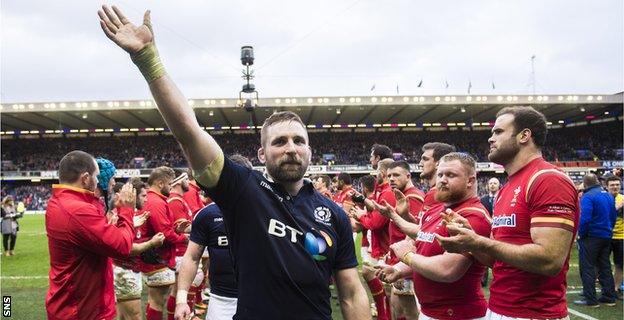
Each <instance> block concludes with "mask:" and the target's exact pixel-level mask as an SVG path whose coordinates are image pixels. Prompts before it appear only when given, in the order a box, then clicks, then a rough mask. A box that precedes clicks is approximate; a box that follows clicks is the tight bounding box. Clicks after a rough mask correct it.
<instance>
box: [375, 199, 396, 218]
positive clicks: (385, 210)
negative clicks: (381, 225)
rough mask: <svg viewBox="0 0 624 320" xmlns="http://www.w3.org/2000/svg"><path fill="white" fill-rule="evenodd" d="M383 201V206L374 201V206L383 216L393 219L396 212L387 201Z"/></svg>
mask: <svg viewBox="0 0 624 320" xmlns="http://www.w3.org/2000/svg"><path fill="white" fill-rule="evenodd" d="M382 201H383V205H382V204H379V203H377V201H373V204H374V205H375V210H377V211H378V212H379V213H380V214H381V215H382V216H384V217H386V218H389V219H392V215H393V214H396V211H395V210H394V208H393V207H392V206H390V205H389V204H388V203H387V202H386V201H385V200H382Z"/></svg>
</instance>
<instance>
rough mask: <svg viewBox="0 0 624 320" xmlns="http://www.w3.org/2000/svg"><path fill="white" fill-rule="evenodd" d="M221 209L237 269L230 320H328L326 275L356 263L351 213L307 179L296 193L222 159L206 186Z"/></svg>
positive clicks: (328, 303) (327, 279)
mask: <svg viewBox="0 0 624 320" xmlns="http://www.w3.org/2000/svg"><path fill="white" fill-rule="evenodd" d="M204 190H205V191H206V192H207V193H208V195H209V196H210V198H211V199H213V200H214V201H215V202H216V203H217V205H218V206H219V207H220V208H222V212H223V217H224V219H225V224H226V228H227V232H228V236H229V240H230V248H231V252H232V255H233V257H234V263H235V268H236V272H237V285H238V307H237V310H236V315H235V317H234V318H235V319H258V318H261V319H292V318H293V317H296V318H297V319H331V305H330V291H329V282H330V277H331V275H332V273H333V272H334V271H337V270H341V269H347V268H352V267H355V266H356V265H357V261H356V258H355V249H354V246H353V236H352V231H351V225H350V223H349V218H348V217H347V215H346V214H345V213H344V211H343V210H342V209H341V208H340V207H339V206H338V205H336V204H335V203H334V202H333V201H331V200H330V199H327V198H326V197H324V196H322V195H321V194H319V193H318V192H317V191H316V190H314V187H313V186H312V184H311V183H310V182H305V183H304V186H303V187H302V188H301V190H300V191H299V193H298V194H297V195H296V196H291V195H289V194H288V193H287V192H286V191H285V190H284V188H283V187H282V186H281V185H279V184H277V183H274V182H273V181H272V180H271V179H270V177H268V176H267V175H264V174H262V173H261V172H258V171H255V170H251V169H248V168H245V167H243V166H240V165H238V164H236V163H234V162H232V161H230V160H229V159H228V158H225V163H224V167H223V171H222V173H221V177H220V178H219V182H218V184H217V185H216V186H215V187H214V188H204Z"/></svg>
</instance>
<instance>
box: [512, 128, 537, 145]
mask: <svg viewBox="0 0 624 320" xmlns="http://www.w3.org/2000/svg"><path fill="white" fill-rule="evenodd" d="M531 136H533V133H532V132H531V130H529V129H524V130H522V131H520V132H519V133H518V135H517V136H516V137H517V139H518V142H519V143H522V144H525V143H528V142H529V140H530V139H531Z"/></svg>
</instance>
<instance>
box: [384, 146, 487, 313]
mask: <svg viewBox="0 0 624 320" xmlns="http://www.w3.org/2000/svg"><path fill="white" fill-rule="evenodd" d="M436 175H437V177H436V178H437V179H436V189H437V192H436V195H435V198H436V199H435V200H436V201H438V202H439V203H438V204H436V205H434V206H432V207H431V208H429V210H428V211H427V212H425V215H424V216H423V219H422V222H421V225H420V226H418V225H415V224H412V225H413V226H414V227H415V228H417V230H412V231H416V239H415V240H411V239H410V240H404V241H401V242H397V243H395V244H393V245H391V246H390V248H391V250H392V251H393V252H394V254H396V256H397V257H400V259H401V262H400V263H398V264H396V265H394V266H384V267H381V268H379V270H378V274H379V276H380V278H382V279H383V280H385V281H387V282H394V281H396V280H398V279H401V278H403V277H405V276H408V275H410V274H412V273H413V282H414V292H415V293H416V296H417V298H418V301H419V302H420V304H421V315H420V319H481V318H483V317H484V316H485V314H486V309H487V304H486V301H485V297H484V295H483V291H482V289H481V278H482V277H483V272H484V271H485V266H484V265H482V264H481V263H479V262H478V261H477V260H475V259H474V258H473V257H472V256H471V255H470V254H468V253H466V254H459V253H449V252H445V250H444V249H443V248H442V247H441V246H440V244H439V243H438V242H437V241H436V238H437V237H439V236H448V235H449V233H448V231H447V228H446V223H447V221H450V220H449V219H450V218H451V217H455V218H461V217H463V219H464V220H465V221H469V223H470V225H471V226H472V228H473V230H474V232H476V233H477V234H480V235H483V236H489V234H490V221H489V216H488V214H487V211H486V209H485V208H484V207H483V205H481V203H480V201H479V198H477V179H476V163H475V161H474V159H473V158H472V157H470V156H469V155H467V154H465V153H457V152H453V153H449V154H447V155H445V156H443V157H442V158H441V159H440V161H439V164H438V169H437V174H436ZM399 198H400V197H399ZM397 207H398V208H401V206H400V205H397ZM382 211H385V212H386V213H387V212H389V213H390V214H391V217H398V216H399V214H398V213H397V212H396V211H395V210H394V209H393V208H391V207H390V206H387V205H386V206H385V209H384V210H382Z"/></svg>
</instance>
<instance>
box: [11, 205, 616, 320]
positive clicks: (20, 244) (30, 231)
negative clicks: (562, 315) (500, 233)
mask: <svg viewBox="0 0 624 320" xmlns="http://www.w3.org/2000/svg"><path fill="white" fill-rule="evenodd" d="M20 229H21V230H20V232H19V234H18V239H17V246H16V250H15V256H12V257H5V256H2V257H1V258H0V266H1V270H0V275H1V277H2V278H1V279H0V290H1V293H2V295H3V296H6V295H10V296H11V297H12V303H13V304H12V311H13V315H12V317H11V319H25V320H26V319H27V320H30V319H45V309H44V299H45V295H46V290H47V287H48V282H47V278H46V277H47V274H48V269H49V266H50V262H49V257H48V245H47V239H46V236H45V234H44V231H45V226H44V217H43V215H31V216H25V217H24V218H23V219H22V220H21V223H20ZM356 242H359V238H358V239H357V240H356ZM357 254H358V259H359V250H358V252H357ZM571 264H572V265H571V268H570V272H569V273H568V285H569V287H570V291H579V290H581V281H580V277H579V272H578V253H577V252H576V249H574V250H573V252H572V259H571ZM18 276H20V277H22V276H25V277H31V278H27V279H11V278H7V277H18ZM577 298H578V294H576V293H570V294H568V300H569V301H573V300H574V299H577ZM144 299H145V297H144ZM144 304H145V301H144ZM332 307H333V310H334V318H335V319H342V317H341V315H340V307H339V306H338V305H337V303H336V300H333V301H332ZM570 308H571V309H573V310H576V311H579V312H581V313H584V314H586V315H589V316H591V317H593V318H596V319H601V320H611V319H623V313H622V303H621V302H618V304H617V306H615V307H605V306H601V307H600V308H598V309H587V308H584V307H578V306H574V305H571V306H570ZM570 318H571V319H583V318H581V317H578V316H575V315H573V314H571V315H570Z"/></svg>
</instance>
